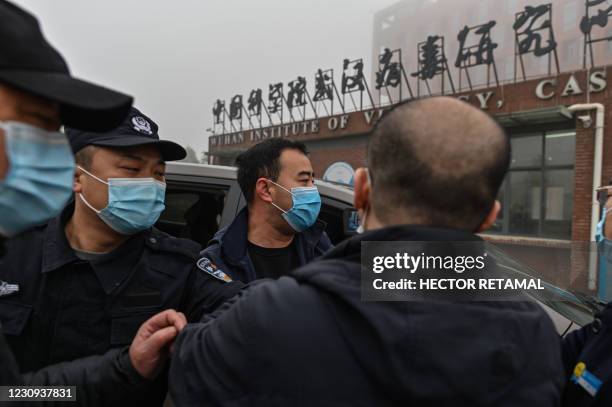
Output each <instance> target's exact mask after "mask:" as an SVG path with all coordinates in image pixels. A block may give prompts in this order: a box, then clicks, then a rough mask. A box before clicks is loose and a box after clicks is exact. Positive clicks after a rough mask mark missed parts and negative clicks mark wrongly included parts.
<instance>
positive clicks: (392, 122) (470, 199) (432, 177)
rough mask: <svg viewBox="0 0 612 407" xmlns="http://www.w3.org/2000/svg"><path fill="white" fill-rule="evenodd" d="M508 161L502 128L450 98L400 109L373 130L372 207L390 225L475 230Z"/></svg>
mask: <svg viewBox="0 0 612 407" xmlns="http://www.w3.org/2000/svg"><path fill="white" fill-rule="evenodd" d="M509 163H510V142H509V139H508V137H507V136H506V134H505V133H504V131H503V129H502V128H501V127H500V126H499V125H498V124H497V123H496V122H495V121H494V120H493V119H492V118H491V117H490V116H488V115H487V114H485V113H483V112H482V111H480V110H478V109H477V108H475V107H473V106H471V105H469V104H467V103H465V102H462V101H459V100H457V99H454V98H448V97H435V98H428V99H423V100H419V101H414V102H409V103H404V104H401V105H398V106H396V107H395V108H393V109H392V110H391V111H389V112H388V113H387V114H385V116H384V117H383V118H382V119H381V120H380V122H379V123H378V124H377V125H376V127H375V128H374V130H373V131H372V134H371V138H370V144H369V148H368V168H369V169H370V177H371V179H372V188H373V191H372V192H373V193H372V198H371V199H372V209H373V210H374V213H375V214H376V216H377V217H378V219H379V220H380V221H381V222H383V223H384V224H387V225H392V224H398V223H413V224H425V225H431V226H441V227H450V228H455V229H462V230H470V231H473V230H475V229H477V228H478V227H479V226H480V225H481V223H482V222H483V220H484V219H485V217H486V216H487V214H488V213H489V212H490V210H491V208H492V206H493V204H494V202H495V197H496V196H497V192H498V189H499V187H500V185H501V183H502V181H503V179H504V176H505V175H506V172H507V170H508V165H509Z"/></svg>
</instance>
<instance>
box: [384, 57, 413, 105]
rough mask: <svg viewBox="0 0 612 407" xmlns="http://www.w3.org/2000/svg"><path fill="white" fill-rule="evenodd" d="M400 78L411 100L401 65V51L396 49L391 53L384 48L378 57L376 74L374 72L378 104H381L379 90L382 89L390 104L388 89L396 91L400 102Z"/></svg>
mask: <svg viewBox="0 0 612 407" xmlns="http://www.w3.org/2000/svg"><path fill="white" fill-rule="evenodd" d="M402 78H403V79H404V83H405V84H406V86H407V88H408V92H409V93H410V98H411V99H412V98H413V95H412V89H411V88H410V83H409V82H408V77H407V75H406V71H405V70H404V65H403V64H402V50H401V49H399V48H398V49H395V50H393V51H391V50H390V49H389V48H385V49H384V51H383V53H382V54H380V55H379V56H378V72H376V89H377V90H378V91H379V93H378V99H379V100H378V102H379V104H380V103H381V101H380V98H381V96H382V92H380V89H381V88H383V87H384V88H385V91H386V93H387V97H388V98H389V102H390V103H393V102H394V100H393V96H392V94H391V91H390V90H389V88H393V89H397V93H398V101H401V100H402Z"/></svg>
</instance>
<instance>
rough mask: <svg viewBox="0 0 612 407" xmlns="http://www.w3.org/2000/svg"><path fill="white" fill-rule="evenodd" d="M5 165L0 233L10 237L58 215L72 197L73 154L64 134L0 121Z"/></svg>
mask: <svg viewBox="0 0 612 407" xmlns="http://www.w3.org/2000/svg"><path fill="white" fill-rule="evenodd" d="M0 128H2V129H3V130H4V139H5V146H6V155H7V158H8V161H9V168H8V172H7V174H6V177H5V178H4V179H3V180H0V235H3V236H14V235H16V234H18V233H20V232H23V231H25V230H26V229H29V228H30V227H32V226H35V225H38V224H42V223H44V222H46V221H47V220H49V219H50V218H52V217H54V216H56V215H57V214H59V212H60V211H61V210H62V209H63V208H64V206H65V205H66V203H67V202H68V200H69V199H70V197H71V196H72V182H73V178H74V157H73V155H72V150H71V149H70V144H69V143H68V139H67V138H66V136H65V135H64V134H62V133H59V132H50V131H47V130H43V129H40V128H38V127H34V126H30V125H28V124H24V123H19V122H0Z"/></svg>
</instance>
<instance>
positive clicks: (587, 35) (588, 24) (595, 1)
mask: <svg viewBox="0 0 612 407" xmlns="http://www.w3.org/2000/svg"><path fill="white" fill-rule="evenodd" d="M585 6H586V10H585V15H584V17H582V20H581V21H580V31H581V32H582V34H583V35H584V47H583V50H584V52H583V62H582V66H583V68H586V67H587V55H588V56H590V58H589V59H590V62H591V68H592V67H594V66H595V56H594V54H593V44H594V43H597V42H602V41H611V40H612V36H610V35H608V36H605V35H604V36H602V37H599V38H597V37H596V38H593V29H594V28H596V27H597V26H599V27H600V28H605V27H606V26H607V25H608V22H609V21H610V16H612V5H610V3H609V2H608V1H607V0H586V3H585ZM606 6H607V7H606ZM603 34H604V33H603V32H602V35H603Z"/></svg>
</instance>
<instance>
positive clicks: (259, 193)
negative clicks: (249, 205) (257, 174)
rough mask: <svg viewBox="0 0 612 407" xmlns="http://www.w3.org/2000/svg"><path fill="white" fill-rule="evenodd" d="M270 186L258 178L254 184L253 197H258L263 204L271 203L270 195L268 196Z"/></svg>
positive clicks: (264, 180) (266, 181)
mask: <svg viewBox="0 0 612 407" xmlns="http://www.w3.org/2000/svg"><path fill="white" fill-rule="evenodd" d="M270 188H271V185H270V183H269V182H268V180H267V179H265V178H259V179H258V180H257V182H255V191H254V194H255V197H258V198H259V199H261V200H262V201H264V202H272V201H273V199H272V195H271V194H270Z"/></svg>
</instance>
